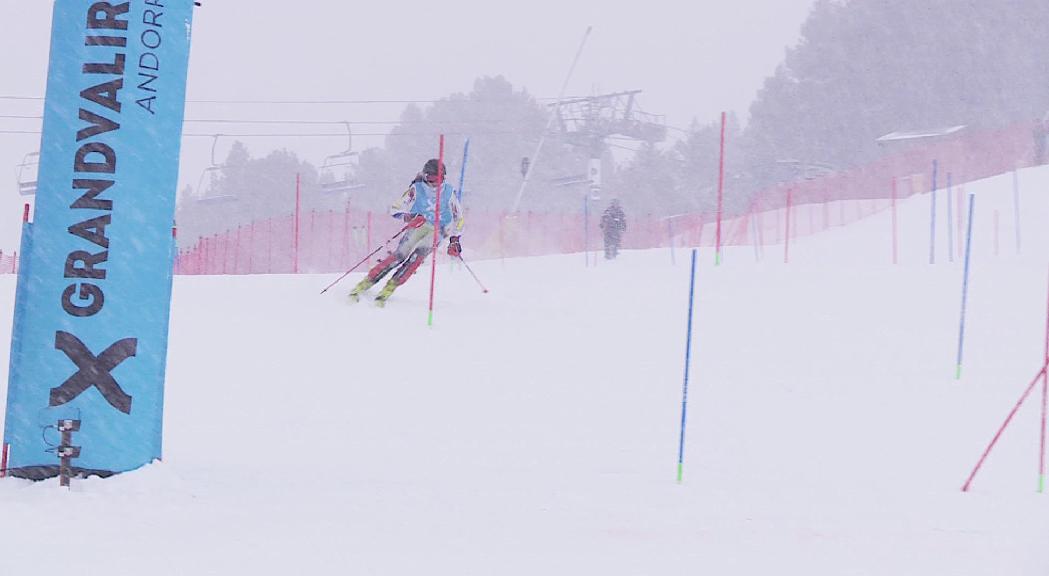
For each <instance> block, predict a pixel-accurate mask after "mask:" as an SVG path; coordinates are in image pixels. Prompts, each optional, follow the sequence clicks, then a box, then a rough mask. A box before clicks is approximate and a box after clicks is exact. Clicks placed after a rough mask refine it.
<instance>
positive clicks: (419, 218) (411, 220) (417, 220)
mask: <svg viewBox="0 0 1049 576" xmlns="http://www.w3.org/2000/svg"><path fill="white" fill-rule="evenodd" d="M404 221H405V222H406V223H407V224H408V227H409V228H419V227H420V226H422V225H423V224H426V217H425V216H423V215H422V214H416V215H415V216H411V215H409V214H405V215H404Z"/></svg>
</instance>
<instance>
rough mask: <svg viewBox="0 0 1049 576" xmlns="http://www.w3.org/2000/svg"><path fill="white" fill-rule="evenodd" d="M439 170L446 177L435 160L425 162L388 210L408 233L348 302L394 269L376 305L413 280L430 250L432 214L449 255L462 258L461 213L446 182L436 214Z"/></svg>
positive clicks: (450, 187) (382, 302)
mask: <svg viewBox="0 0 1049 576" xmlns="http://www.w3.org/2000/svg"><path fill="white" fill-rule="evenodd" d="M438 169H440V171H441V172H442V173H445V172H444V165H443V164H441V165H440V166H438V161H437V160H436V159H430V160H427V161H426V164H425V165H424V166H423V170H422V172H420V173H419V174H418V175H416V177H415V179H414V180H412V183H411V184H410V185H409V186H408V189H407V190H405V192H404V194H403V195H401V198H400V199H399V200H398V201H397V202H395V203H394V205H393V206H391V207H390V214H391V215H392V216H393V217H394V218H397V219H399V220H401V221H403V222H404V223H405V225H406V226H407V230H405V231H404V236H402V237H401V241H400V243H398V244H397V249H396V250H394V251H393V252H389V253H388V254H387V255H386V257H385V258H383V259H382V260H380V261H379V263H378V264H376V265H375V267H373V268H372V269H371V270H369V271H368V275H367V276H365V277H364V279H363V280H361V281H360V282H358V283H357V285H356V286H354V288H353V290H352V291H351V292H350V298H352V299H353V300H354V301H355V302H356V301H357V300H358V299H359V298H360V295H361V294H362V293H364V292H365V291H367V290H368V289H369V288H371V287H372V286H374V285H375V284H376V283H378V282H379V281H380V280H382V279H383V277H384V276H386V275H387V274H389V273H390V271H392V270H393V269H394V268H397V271H396V272H394V273H393V276H391V277H390V279H389V280H388V281H387V282H386V286H384V287H383V289H382V290H381V291H380V292H379V294H378V295H377V296H376V297H375V303H376V304H377V305H379V306H382V305H384V304H385V303H386V300H387V299H388V298H389V297H390V295H391V294H393V291H394V290H396V289H397V287H398V286H400V285H401V284H404V283H405V282H407V281H408V279H409V278H411V277H412V274H414V273H415V271H416V270H418V269H419V266H421V265H422V263H423V261H424V260H426V257H427V256H429V255H430V252H431V251H432V249H433V229H434V225H435V224H434V223H435V221H436V215H435V212H439V213H440V224H439V226H440V231H441V238H442V239H444V238H448V254H449V255H451V256H453V257H458V256H460V255H461V254H462V245H461V244H459V235H460V234H461V233H462V230H463V212H462V209H461V208H460V205H459V198H458V197H457V196H456V194H455V189H454V188H452V186H451V185H450V184H448V182H443V183H442V186H441V208H440V210H436V206H437V180H438V174H437V171H438ZM398 266H399V268H398Z"/></svg>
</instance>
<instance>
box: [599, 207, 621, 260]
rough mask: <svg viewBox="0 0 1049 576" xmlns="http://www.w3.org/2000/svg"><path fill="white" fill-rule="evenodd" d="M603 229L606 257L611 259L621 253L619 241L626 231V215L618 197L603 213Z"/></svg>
mask: <svg viewBox="0 0 1049 576" xmlns="http://www.w3.org/2000/svg"><path fill="white" fill-rule="evenodd" d="M601 231H602V232H603V233H604V235H605V259H606V260H611V259H613V258H615V257H616V255H617V254H619V243H620V241H621V239H622V236H623V232H626V216H625V215H624V214H623V208H622V207H621V206H620V205H619V199H618V198H613V199H612V202H611V203H610V204H609V205H608V208H605V212H604V214H602V215H601Z"/></svg>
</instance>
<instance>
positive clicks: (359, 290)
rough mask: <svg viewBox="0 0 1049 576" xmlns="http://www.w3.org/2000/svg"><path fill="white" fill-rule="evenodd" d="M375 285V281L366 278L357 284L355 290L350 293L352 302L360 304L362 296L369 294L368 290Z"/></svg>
mask: <svg viewBox="0 0 1049 576" xmlns="http://www.w3.org/2000/svg"><path fill="white" fill-rule="evenodd" d="M374 285H375V280H372V279H371V278H367V277H366V278H365V279H364V280H361V281H360V282H358V283H357V285H356V286H354V287H353V290H351V291H350V301H351V302H359V301H360V299H361V294H363V293H365V292H367V291H368V289H369V288H371V287H372V286H374Z"/></svg>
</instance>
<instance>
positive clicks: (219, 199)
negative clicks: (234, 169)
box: [197, 134, 237, 204]
mask: <svg viewBox="0 0 1049 576" xmlns="http://www.w3.org/2000/svg"><path fill="white" fill-rule="evenodd" d="M221 136H222V134H215V136H214V140H212V141H211V166H208V167H207V168H205V169H204V171H203V172H201V173H200V180H198V181H197V193H198V196H197V202H200V203H201V204H218V203H223V202H229V201H231V200H236V199H237V197H236V195H234V194H219V193H218V190H219V184H220V182H221V178H222V173H223V171H224V170H225V169H226V166H225V165H224V164H219V163H218V162H216V160H215V147H216V146H217V145H218V143H219V138H220V137H221Z"/></svg>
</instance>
